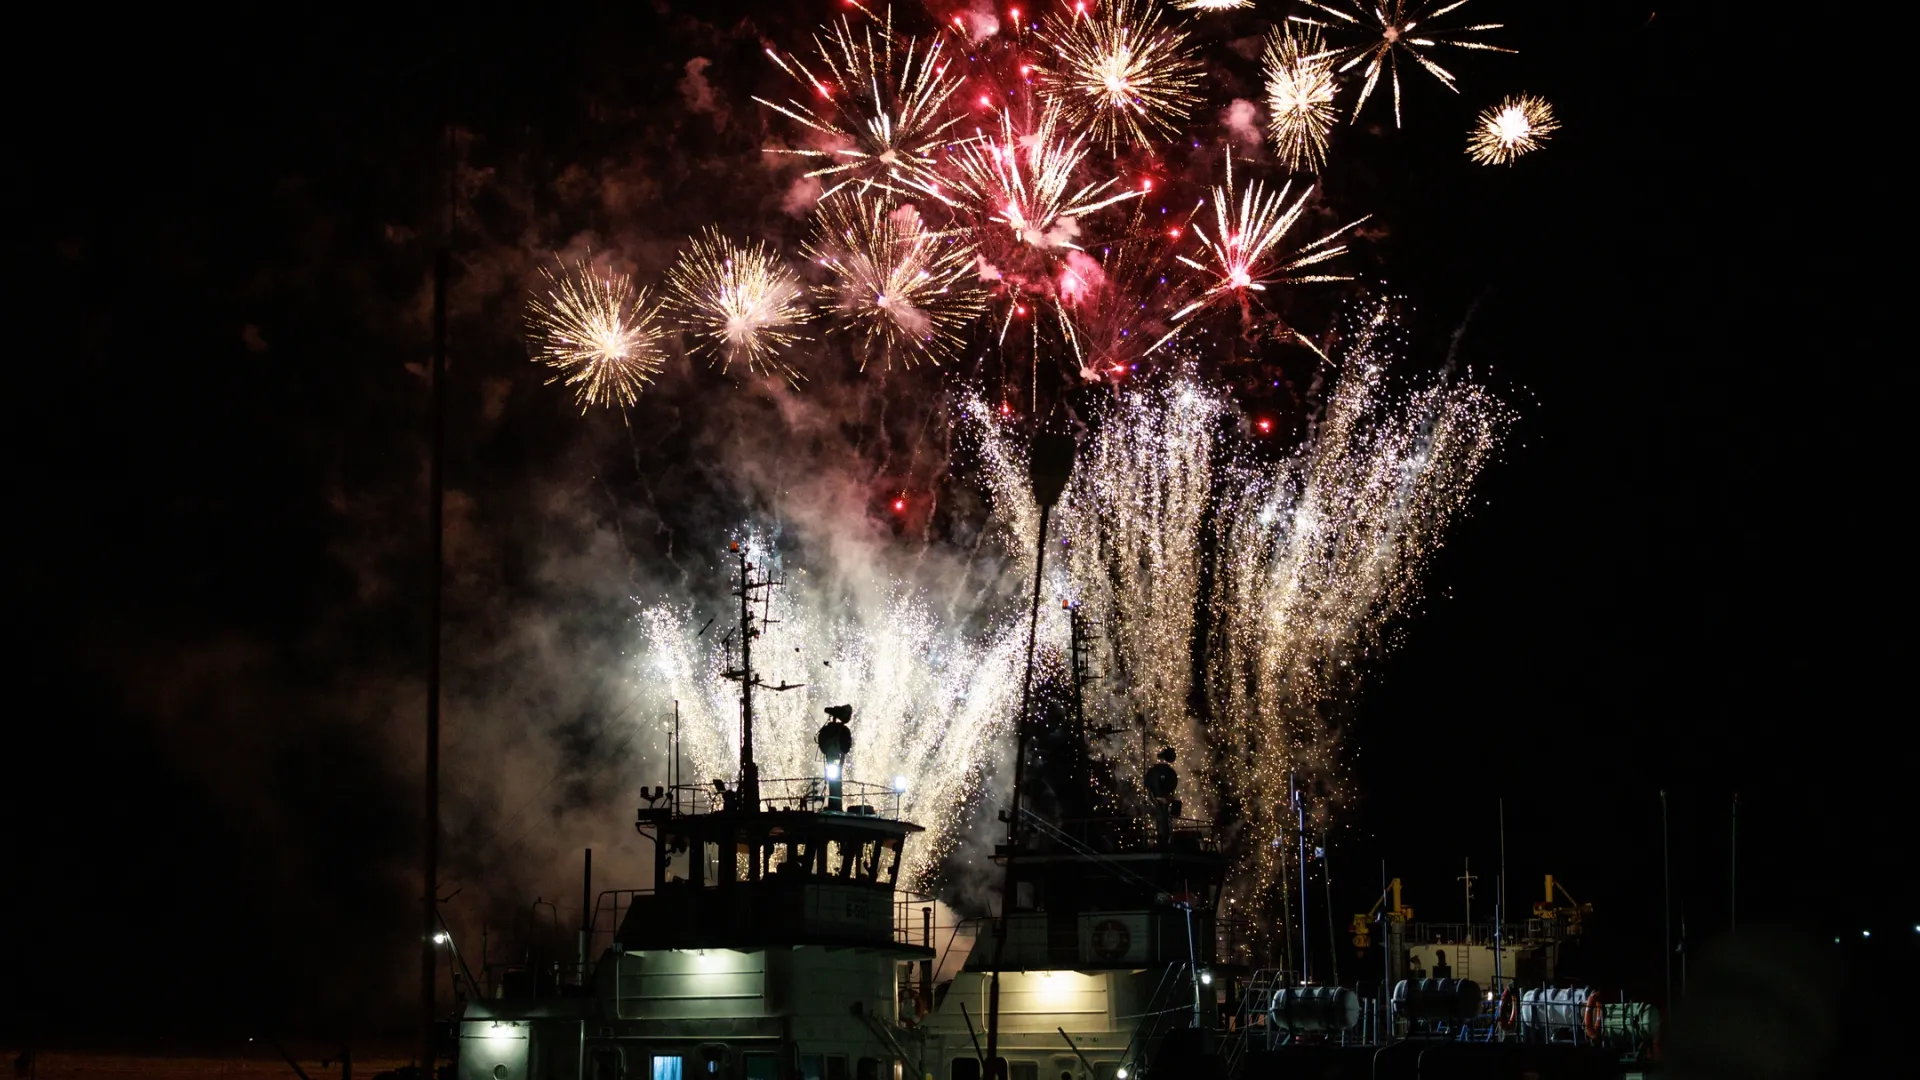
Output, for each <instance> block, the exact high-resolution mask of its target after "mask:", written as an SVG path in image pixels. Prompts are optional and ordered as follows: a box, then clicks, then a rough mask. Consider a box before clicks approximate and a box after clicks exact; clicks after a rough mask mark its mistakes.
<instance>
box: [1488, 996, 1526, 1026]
mask: <svg viewBox="0 0 1920 1080" xmlns="http://www.w3.org/2000/svg"><path fill="white" fill-rule="evenodd" d="M1493 1019H1494V1022H1495V1023H1497V1024H1499V1025H1500V1026H1501V1027H1503V1028H1505V1029H1506V1030H1508V1031H1512V1030H1513V1028H1514V1025H1516V1024H1518V1023H1519V1022H1520V995H1518V994H1516V993H1514V992H1513V987H1511V986H1509V987H1507V988H1506V989H1504V990H1502V991H1500V1000H1499V1001H1498V1002H1495V1003H1494V1006H1493Z"/></svg>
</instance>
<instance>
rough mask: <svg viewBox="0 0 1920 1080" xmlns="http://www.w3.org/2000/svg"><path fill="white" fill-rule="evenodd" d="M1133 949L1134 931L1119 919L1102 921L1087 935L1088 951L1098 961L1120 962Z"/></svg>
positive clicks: (1095, 924)
mask: <svg viewBox="0 0 1920 1080" xmlns="http://www.w3.org/2000/svg"><path fill="white" fill-rule="evenodd" d="M1132 948H1133V931H1131V930H1129V929H1127V924H1126V923H1123V922H1121V921H1120V920H1119V919H1102V920H1100V921H1099V922H1097V923H1094V924H1093V927H1092V930H1091V932H1090V933H1089V934H1088V935H1087V951H1089V952H1091V953H1093V958H1094V959H1096V960H1118V959H1120V958H1121V957H1123V956H1125V955H1127V952H1128V950H1130V949H1132Z"/></svg>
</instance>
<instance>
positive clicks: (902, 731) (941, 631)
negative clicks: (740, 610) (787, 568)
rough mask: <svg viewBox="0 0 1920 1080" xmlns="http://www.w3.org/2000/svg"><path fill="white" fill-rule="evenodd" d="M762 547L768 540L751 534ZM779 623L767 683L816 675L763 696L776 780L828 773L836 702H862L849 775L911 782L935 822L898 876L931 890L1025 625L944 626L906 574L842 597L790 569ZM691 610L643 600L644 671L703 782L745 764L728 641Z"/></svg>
mask: <svg viewBox="0 0 1920 1080" xmlns="http://www.w3.org/2000/svg"><path fill="white" fill-rule="evenodd" d="M748 546H749V547H750V549H752V550H755V551H757V552H764V551H766V550H767V546H766V545H765V544H764V542H750V543H749V545H748ZM784 576H786V577H787V578H788V580H789V584H788V585H787V586H786V587H784V588H780V589H776V590H774V591H773V595H772V598H771V600H770V601H769V604H770V606H769V609H768V616H769V618H770V619H771V620H773V621H772V622H771V623H770V625H769V626H768V628H767V630H766V632H765V633H764V635H763V636H762V637H760V638H759V639H758V644H757V645H756V661H755V666H756V669H757V670H760V671H763V672H764V673H765V676H766V680H767V681H768V682H779V681H785V682H789V683H804V684H805V686H804V688H802V689H800V690H794V691H790V692H786V693H771V692H766V691H763V692H761V693H758V694H756V695H755V696H754V715H755V722H754V747H755V758H756V761H757V763H758V765H759V768H760V774H761V776H762V777H765V778H766V779H767V780H775V779H788V778H810V777H817V776H819V775H821V757H820V752H819V749H818V744H817V743H816V742H815V739H814V734H815V732H817V731H818V730H819V728H820V725H821V723H822V722H823V719H824V717H823V713H822V710H823V709H824V708H825V707H826V706H828V705H842V704H848V705H852V706H853V722H852V730H853V736H854V748H853V753H852V754H851V755H850V756H849V757H848V758H847V761H846V765H845V773H844V774H843V775H844V777H845V779H847V780H849V781H855V782H859V783H866V784H875V785H880V786H883V787H885V786H892V785H893V784H894V781H895V778H896V777H898V778H903V779H904V780H905V784H904V787H905V789H906V790H905V792H904V795H903V796H902V798H901V807H900V809H901V812H902V814H903V815H904V816H905V817H906V818H907V819H908V820H911V821H914V822H917V823H919V824H921V825H924V826H926V828H927V830H928V833H929V840H930V842H915V843H911V844H908V845H907V846H906V849H905V852H904V854H903V856H902V864H901V872H900V881H901V882H902V884H903V885H909V886H913V887H919V888H927V887H930V886H931V885H932V881H931V876H932V875H931V871H932V870H933V869H934V868H935V867H937V866H938V865H939V862H940V859H941V857H942V856H943V855H944V854H945V853H946V852H947V850H948V849H949V848H950V847H951V845H952V844H953V842H954V841H955V839H957V834H956V830H957V828H958V826H959V825H960V824H962V822H963V819H964V817H965V814H966V810H967V808H968V807H969V806H970V805H971V804H972V801H973V800H974V799H975V798H976V797H977V796H978V795H979V793H980V791H981V787H982V784H981V776H982V772H983V770H984V769H986V768H987V767H988V766H989V765H990V764H991V760H992V755H993V754H994V752H995V748H996V747H998V746H999V745H1000V743H1001V740H1002V738H1003V736H1004V735H1005V733H1006V732H1007V731H1008V730H1009V725H1010V723H1011V720H1012V717H1013V715H1014V713H1015V712H1017V711H1018V707H1019V698H1020V672H1021V665H1022V664H1023V662H1024V660H1025V657H1026V652H1025V649H1026V634H1025V631H1024V624H1022V623H1021V622H1020V621H1019V620H1018V619H1015V618H1008V619H1005V620H1003V621H1001V622H1000V623H999V624H997V625H989V626H988V627H987V628H986V629H984V630H976V629H972V628H969V627H965V626H959V625H952V624H949V623H947V622H944V621H943V620H942V619H940V618H939V617H938V616H937V615H936V614H935V612H934V609H933V607H932V606H931V605H930V604H929V603H928V601H927V599H926V598H925V597H924V596H922V595H920V594H919V593H918V592H916V591H915V590H913V589H912V588H910V587H908V586H906V585H904V584H902V583H900V582H897V581H892V582H884V583H880V584H875V585H872V586H870V587H869V588H867V589H866V590H865V591H862V592H855V593H852V594H843V595H834V594H831V593H830V592H828V591H826V590H821V589H816V588H815V587H813V586H811V585H809V584H806V583H804V581H803V576H802V575H799V574H794V573H789V574H786V575H784ZM701 621H702V620H699V619H697V618H695V617H694V613H693V611H692V610H691V609H690V608H688V607H687V606H684V605H678V604H671V603H662V604H657V605H652V606H649V607H647V608H645V609H644V610H643V611H642V612H641V617H640V623H641V629H642V637H643V644H644V655H643V657H642V659H641V662H640V667H639V670H638V672H637V675H638V677H639V679H640V680H641V682H642V683H643V685H646V686H648V687H650V688H651V692H652V694H653V698H654V700H653V706H654V708H655V710H656V713H655V714H656V715H671V713H672V707H673V706H672V703H673V702H676V701H677V702H679V705H680V710H681V717H680V720H681V733H682V754H683V756H684V760H685V761H686V762H687V764H688V765H689V766H690V768H691V770H692V771H691V772H690V773H689V775H690V776H691V777H693V780H694V782H695V783H698V784H702V785H704V784H705V783H706V782H707V780H708V779H709V778H719V779H725V780H728V781H729V782H731V781H732V779H733V778H734V777H735V776H737V775H738V773H739V767H740V755H739V748H740V698H739V685H738V684H737V683H734V682H729V681H727V680H725V679H724V678H722V677H721V673H722V672H723V671H725V670H727V668H728V667H729V666H730V663H735V662H737V660H738V658H737V657H734V658H733V660H732V661H730V660H729V657H728V652H727V648H728V645H727V639H725V638H724V637H723V636H722V635H721V634H719V633H715V632H710V633H706V634H699V633H697V631H699V630H700V627H701Z"/></svg>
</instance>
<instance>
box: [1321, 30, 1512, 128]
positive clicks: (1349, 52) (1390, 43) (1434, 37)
mask: <svg viewBox="0 0 1920 1080" xmlns="http://www.w3.org/2000/svg"><path fill="white" fill-rule="evenodd" d="M1467 2H1468V0H1444V2H1443V3H1441V4H1440V6H1439V7H1435V6H1434V0H1373V2H1372V3H1366V4H1362V3H1355V2H1352V0H1324V2H1323V0H1301V3H1302V4H1305V5H1306V6H1307V7H1309V8H1312V9H1313V10H1314V11H1316V12H1319V13H1320V14H1321V15H1322V16H1325V18H1316V17H1314V16H1311V15H1291V16H1288V18H1289V19H1292V20H1293V21H1295V22H1301V23H1306V24H1308V25H1312V26H1319V27H1323V28H1326V29H1329V30H1332V31H1333V32H1335V33H1336V34H1359V35H1361V37H1362V40H1361V41H1360V43H1359V44H1357V45H1353V46H1350V47H1347V48H1343V49H1339V50H1336V55H1338V56H1339V57H1341V58H1342V60H1343V62H1342V63H1341V64H1340V67H1339V72H1340V73H1345V72H1347V71H1349V70H1352V69H1353V68H1355V67H1358V66H1360V65H1361V64H1365V65H1366V81H1365V82H1364V83H1362V84H1361V86H1360V100H1358V101H1356V102H1354V104H1353V118H1354V119H1358V118H1359V116H1360V110H1361V109H1362V108H1364V107H1365V106H1366V104H1367V98H1369V97H1371V96H1373V90H1374V87H1376V86H1378V85H1379V83H1380V73H1381V72H1382V71H1385V72H1386V74H1387V79H1388V81H1389V82H1391V83H1392V84H1393V126H1394V127H1399V126H1400V59H1401V57H1403V56H1404V57H1406V58H1407V59H1408V60H1411V61H1412V62H1414V63H1415V64H1418V65H1419V66H1420V67H1422V68H1425V69H1426V71H1427V72H1428V74H1430V75H1432V76H1433V77H1434V78H1436V79H1438V80H1440V82H1441V84H1442V85H1444V86H1445V87H1446V88H1447V89H1449V90H1452V91H1453V92H1454V93H1459V92H1460V88H1459V87H1458V86H1456V85H1455V84H1454V78H1453V73H1452V72H1450V71H1448V70H1447V69H1446V68H1444V67H1441V66H1440V65H1439V64H1438V63H1436V62H1435V61H1434V59H1433V57H1432V56H1431V55H1429V54H1430V53H1432V52H1433V51H1434V50H1435V49H1438V48H1439V47H1440V46H1442V45H1446V46H1451V47H1453V48H1456V49H1484V50H1487V51H1489V52H1505V53H1510V52H1513V51H1514V50H1513V49H1507V48H1502V47H1500V46H1498V45H1490V44H1488V43H1487V42H1484V41H1476V40H1474V39H1472V38H1470V37H1468V36H1467V35H1470V34H1477V33H1484V32H1485V31H1488V30H1498V29H1500V27H1501V24H1500V23H1478V24H1475V25H1472V26H1459V27H1436V26H1433V25H1431V20H1433V19H1437V18H1440V17H1441V16H1443V15H1446V14H1448V13H1450V12H1453V11H1455V10H1457V9H1459V8H1462V7H1465V6H1466V5H1467ZM1327 19H1331V20H1332V21H1331V22H1329V21H1326V20H1327Z"/></svg>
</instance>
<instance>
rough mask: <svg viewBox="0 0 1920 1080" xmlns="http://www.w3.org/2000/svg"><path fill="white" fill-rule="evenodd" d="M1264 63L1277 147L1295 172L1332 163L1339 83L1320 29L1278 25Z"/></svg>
mask: <svg viewBox="0 0 1920 1080" xmlns="http://www.w3.org/2000/svg"><path fill="white" fill-rule="evenodd" d="M1263 63H1264V65H1265V67H1266V75H1267V114H1268V119H1267V127H1268V130H1269V131H1271V132H1272V134H1273V147H1274V150H1275V151H1277V152H1278V153H1279V155H1280V160H1281V161H1282V162H1284V163H1285V164H1286V166H1287V168H1289V169H1291V170H1293V171H1295V172H1319V171H1320V169H1321V168H1322V167H1323V166H1325V165H1326V163H1327V132H1328V131H1330V130H1332V128H1333V123H1334V119H1335V115H1336V114H1335V110H1334V107H1333V95H1334V92H1335V91H1336V90H1337V89H1338V88H1339V84H1338V80H1337V79H1336V78H1335V77H1334V73H1333V63H1334V59H1333V56H1332V55H1331V54H1329V53H1328V52H1327V51H1326V46H1325V45H1324V44H1323V43H1322V42H1321V39H1320V31H1319V29H1318V28H1316V27H1313V26H1288V27H1286V28H1285V29H1280V28H1275V29H1274V31H1273V33H1272V34H1271V35H1270V36H1269V37H1268V38H1267V51H1266V55H1265V57H1264V58H1263Z"/></svg>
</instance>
